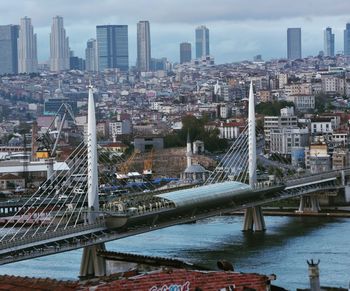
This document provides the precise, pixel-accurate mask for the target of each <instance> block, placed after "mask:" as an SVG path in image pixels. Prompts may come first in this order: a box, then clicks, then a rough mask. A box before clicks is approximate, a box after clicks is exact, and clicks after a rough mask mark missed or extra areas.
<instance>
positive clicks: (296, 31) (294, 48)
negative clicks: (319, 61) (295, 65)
mask: <svg viewBox="0 0 350 291" xmlns="http://www.w3.org/2000/svg"><path fill="white" fill-rule="evenodd" d="M287 58H288V59H289V60H295V59H301V28H288V29H287Z"/></svg>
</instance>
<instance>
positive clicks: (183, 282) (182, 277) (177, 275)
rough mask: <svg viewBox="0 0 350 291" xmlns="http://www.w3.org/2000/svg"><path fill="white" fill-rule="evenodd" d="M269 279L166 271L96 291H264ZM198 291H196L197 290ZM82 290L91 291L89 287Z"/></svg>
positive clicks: (106, 284) (121, 281)
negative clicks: (247, 290) (230, 290)
mask: <svg viewBox="0 0 350 291" xmlns="http://www.w3.org/2000/svg"><path fill="white" fill-rule="evenodd" d="M268 281H269V279H268V277H267V276H265V275H259V274H243V273H235V272H222V271H219V272H217V271H208V272H205V271H193V270H184V269H166V270H161V271H156V272H151V273H147V274H143V275H138V276H134V277H130V278H123V279H120V280H117V281H113V282H108V283H103V284H101V285H99V286H97V288H96V289H95V290H96V291H107V290H125V291H133V290H138V291H143V290H144V291H146V290H147V291H168V290H178V291H189V290H205V291H211V290H213V291H214V290H215V291H217V290H220V289H221V288H227V290H229V287H230V286H231V287H232V288H235V289H234V290H236V291H243V290H244V288H253V289H255V290H257V291H265V290H266V286H268V284H269V283H268ZM196 288H197V289H196ZM83 290H88V287H86V289H83Z"/></svg>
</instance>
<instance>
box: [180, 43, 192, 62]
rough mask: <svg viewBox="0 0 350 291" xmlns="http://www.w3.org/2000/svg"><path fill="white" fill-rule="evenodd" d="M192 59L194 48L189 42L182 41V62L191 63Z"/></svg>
mask: <svg viewBox="0 0 350 291" xmlns="http://www.w3.org/2000/svg"><path fill="white" fill-rule="evenodd" d="M191 59H192V48H191V44H190V43H189V42H182V43H180V64H183V63H189V62H191Z"/></svg>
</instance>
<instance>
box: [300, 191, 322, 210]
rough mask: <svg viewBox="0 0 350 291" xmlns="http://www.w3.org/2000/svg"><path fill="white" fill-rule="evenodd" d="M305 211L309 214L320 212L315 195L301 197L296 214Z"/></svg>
mask: <svg viewBox="0 0 350 291" xmlns="http://www.w3.org/2000/svg"><path fill="white" fill-rule="evenodd" d="M305 210H307V211H310V212H316V213H317V212H319V211H321V207H320V201H319V199H318V197H317V195H310V196H307V197H306V196H301V197H300V203H299V209H298V212H301V213H302V212H304V211H305Z"/></svg>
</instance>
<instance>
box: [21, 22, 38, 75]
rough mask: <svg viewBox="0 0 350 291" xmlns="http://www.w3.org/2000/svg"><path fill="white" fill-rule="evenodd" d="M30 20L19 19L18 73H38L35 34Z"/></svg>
mask: <svg viewBox="0 0 350 291" xmlns="http://www.w3.org/2000/svg"><path fill="white" fill-rule="evenodd" d="M31 22H32V21H31V19H30V18H28V17H24V18H21V24H20V27H19V33H18V42H17V46H18V73H35V72H37V71H38V55H37V44H36V34H34V29H33V25H32V23H31Z"/></svg>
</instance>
